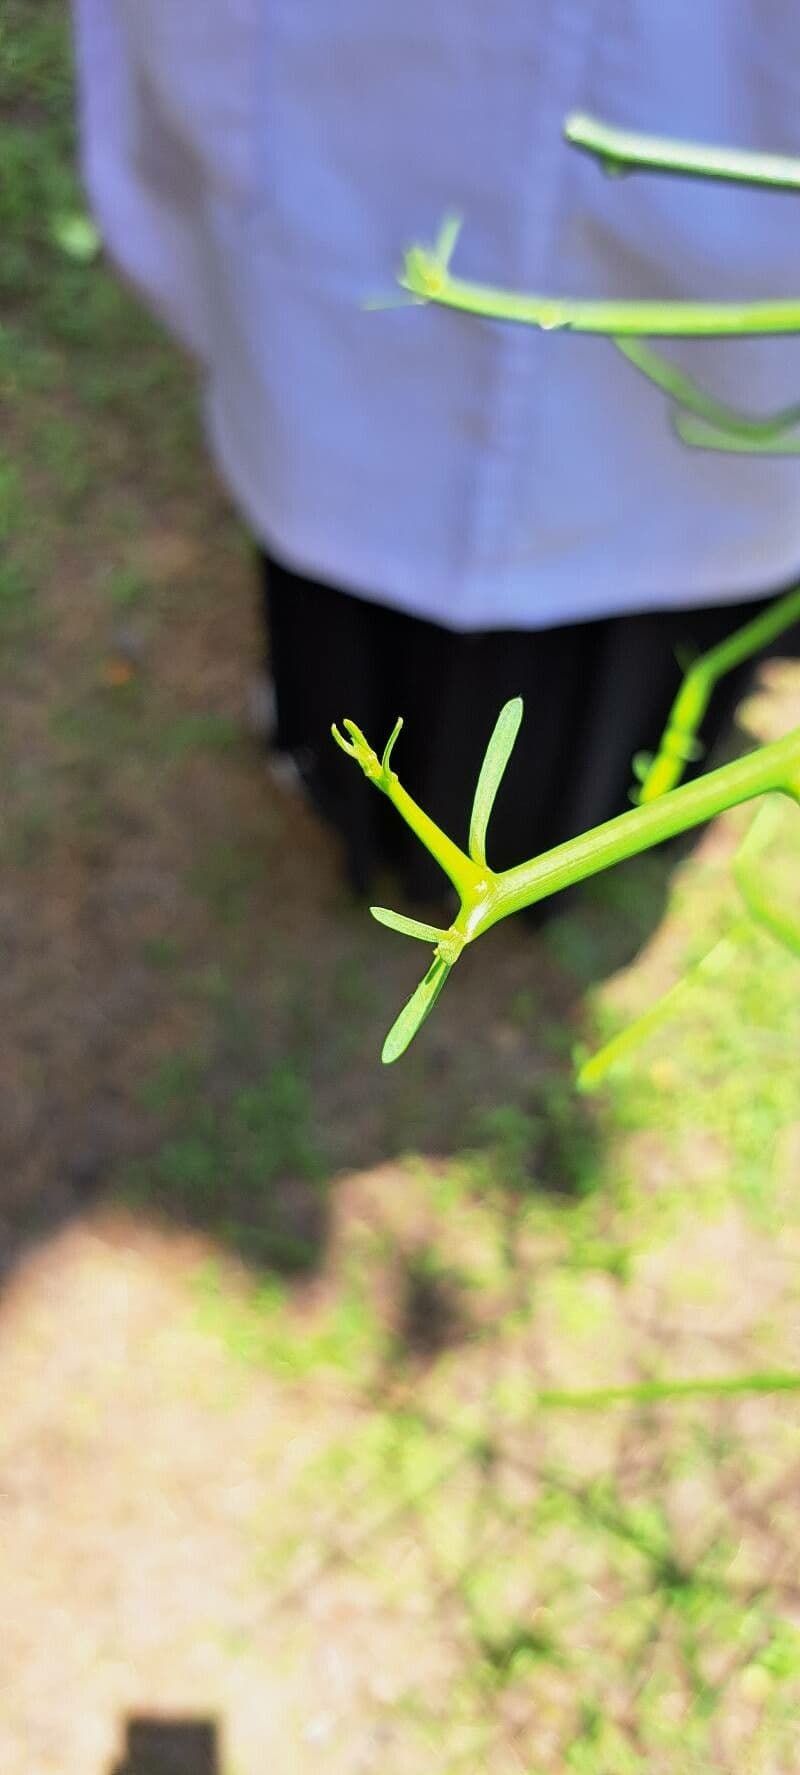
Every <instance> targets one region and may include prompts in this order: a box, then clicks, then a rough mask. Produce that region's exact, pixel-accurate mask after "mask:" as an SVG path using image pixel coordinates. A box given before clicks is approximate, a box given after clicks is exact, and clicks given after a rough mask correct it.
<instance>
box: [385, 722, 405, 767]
mask: <svg viewBox="0 0 800 1775" xmlns="http://www.w3.org/2000/svg"><path fill="white" fill-rule="evenodd" d="M402 725H403V717H402V715H398V717H397V720H396V722H395V724H394V727H393V728H392V731H391V733H390V735H389V738H388V740H387V741H386V745H385V746H384V748H383V757H382V759H381V770H382V771H383V773H384V776H385V775H386V772H387V771H388V769H389V763H390V759H391V756H392V752H393V750H394V745H395V741H396V739H397V736H398V734H399V732H400V729H401V727H402Z"/></svg>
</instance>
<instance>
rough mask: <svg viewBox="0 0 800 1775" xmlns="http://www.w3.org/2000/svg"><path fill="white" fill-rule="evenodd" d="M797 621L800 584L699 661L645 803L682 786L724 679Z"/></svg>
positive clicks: (674, 713) (653, 767)
mask: <svg viewBox="0 0 800 1775" xmlns="http://www.w3.org/2000/svg"><path fill="white" fill-rule="evenodd" d="M798 622H800V586H795V587H794V588H793V590H792V591H790V592H787V593H786V594H785V596H784V597H783V598H778V599H777V600H776V602H775V603H774V604H770V606H769V608H768V609H767V610H764V611H762V612H761V613H760V614H759V615H758V616H756V617H754V618H753V620H752V622H749V623H745V624H744V626H743V627H742V628H741V629H737V631H736V633H735V634H733V635H730V636H728V638H727V639H726V640H725V641H721V642H720V643H719V645H718V646H717V647H712V648H711V649H710V650H709V652H708V653H704V654H701V656H700V658H699V659H696V660H695V661H694V664H693V665H692V666H690V668H689V670H688V672H687V673H686V676H685V678H684V680H683V683H682V685H681V688H680V690H679V691H678V694H677V696H676V698H675V701H674V703H673V705H672V708H671V710H670V714H669V718H668V720H667V725H666V728H665V730H664V735H663V738H662V740H661V744H660V746H659V749H658V752H657V753H656V756H655V758H654V759H653V761H652V763H651V764H650V766H649V769H648V770H647V772H646V774H645V776H644V779H643V782H642V787H641V790H640V792H639V801H640V803H642V804H643V803H645V802H648V801H655V800H656V799H657V798H658V797H659V796H661V795H664V794H666V793H667V792H668V791H669V790H670V789H674V788H675V787H676V786H677V784H678V783H679V782H680V780H681V777H682V776H683V771H684V766H685V764H686V762H687V760H688V759H690V758H691V757H692V756H693V752H694V748H695V744H696V740H697V734H698V730H699V728H700V724H701V722H702V720H703V717H704V715H705V713H706V710H707V708H708V705H709V702H710V701H711V697H712V695H713V692H714V688H715V686H716V685H717V684H718V683H719V681H720V679H721V678H724V677H725V676H726V674H727V673H728V672H733V671H735V670H736V668H737V667H738V666H740V665H743V664H744V662H745V661H746V660H748V659H752V658H753V657H754V656H755V654H757V653H760V652H761V651H762V650H763V649H764V648H765V647H769V646H770V645H771V643H772V642H773V641H776V640H777V639H778V637H779V636H780V635H783V634H785V633H786V631H787V629H790V628H791V627H792V626H793V625H794V624H795V623H798Z"/></svg>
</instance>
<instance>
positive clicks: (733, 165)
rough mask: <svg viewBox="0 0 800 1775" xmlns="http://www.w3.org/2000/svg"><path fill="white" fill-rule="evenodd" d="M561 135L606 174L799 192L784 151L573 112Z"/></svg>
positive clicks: (795, 163) (795, 170)
mask: <svg viewBox="0 0 800 1775" xmlns="http://www.w3.org/2000/svg"><path fill="white" fill-rule="evenodd" d="M564 138H565V140H566V141H567V142H569V143H570V144H571V146H572V147H573V148H582V149H583V150H584V151H585V153H587V154H592V155H594V157H595V158H596V159H597V160H598V161H599V162H600V164H601V166H602V167H603V168H604V170H605V171H606V172H610V173H635V172H646V173H669V174H672V175H673V176H674V175H676V174H677V175H678V176H679V177H682V178H688V179H721V180H724V182H725V183H726V184H733V185H759V186H761V187H762V188H763V189H765V190H770V191H800V160H795V159H793V158H792V157H791V156H790V155H785V154H759V153H754V152H753V151H752V149H748V148H719V147H713V146H711V145H708V144H706V143H701V142H679V141H674V140H672V139H670V138H669V137H665V136H652V135H641V134H639V132H638V131H636V130H628V129H617V128H616V126H615V125H614V124H611V123H604V122H603V121H602V120H601V118H599V117H591V116H589V115H587V113H585V112H583V111H573V112H572V113H571V114H570V116H569V117H567V118H566V120H565V122H564Z"/></svg>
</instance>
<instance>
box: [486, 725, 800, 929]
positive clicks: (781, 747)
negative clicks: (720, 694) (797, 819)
mask: <svg viewBox="0 0 800 1775" xmlns="http://www.w3.org/2000/svg"><path fill="white" fill-rule="evenodd" d="M773 791H777V792H779V793H780V792H783V793H784V794H788V795H791V796H792V797H793V799H795V800H799V801H800V728H798V729H796V730H795V731H794V732H793V733H791V734H788V735H787V736H786V738H785V739H781V740H775V741H774V742H773V744H772V745H770V746H760V747H759V748H758V750H757V751H755V752H751V753H749V754H748V756H747V757H746V758H740V759H737V760H736V761H735V762H734V763H733V764H725V765H722V766H721V768H720V769H719V770H715V771H711V772H709V774H708V775H707V776H704V777H700V778H699V779H698V780H697V782H694V783H688V784H686V785H685V787H684V788H681V789H674V790H673V791H672V793H671V794H669V795H662V796H661V797H660V799H659V800H658V801H652V802H650V803H649V804H648V805H647V806H645V807H638V808H633V809H631V811H630V813H624V814H619V815H618V816H617V818H616V819H614V820H608V821H607V822H606V824H605V825H602V826H595V827H594V828H593V830H592V831H591V832H584V833H582V834H581V836H580V837H578V838H571V839H568V840H567V842H566V844H560V845H557V846H556V848H555V849H554V850H550V851H545V853H544V854H543V855H542V856H540V857H534V858H533V860H532V861H531V862H529V863H518V864H517V865H516V867H515V868H513V869H506V870H504V871H503V873H502V874H500V875H497V876H495V878H494V880H493V883H492V887H491V891H490V893H489V895H488V896H487V900H486V903H485V905H484V907H483V908H482V910H481V913H480V915H479V916H478V917H477V918H476V919H475V920H474V922H473V925H472V928H471V931H470V937H476V936H478V935H479V934H480V932H481V931H484V930H487V929H488V928H489V927H490V926H491V925H493V924H496V923H497V922H498V920H499V919H501V918H507V917H509V915H510V914H512V913H514V912H519V911H521V910H522V908H523V907H525V906H531V905H534V904H535V903H536V902H537V901H539V900H544V899H547V898H548V897H549V896H550V895H551V894H555V893H559V892H560V891H561V890H562V889H563V888H567V887H571V886H572V885H573V884H574V883H575V882H578V881H584V880H586V879H587V878H588V877H589V876H591V875H597V874H599V873H600V872H601V871H602V870H603V869H610V868H611V867H612V866H613V865H614V864H615V863H621V862H624V861H625V860H626V859H627V858H628V857H633V856H637V855H638V854H639V853H640V852H641V851H645V850H650V849H651V848H652V847H653V845H656V844H662V843H663V842H664V841H665V839H668V838H674V837H677V836H678V834H679V833H681V832H688V831H691V830H692V829H693V828H694V827H695V826H701V825H704V824H705V823H706V822H707V821H708V820H713V819H715V818H716V816H717V815H718V814H721V813H724V812H725V811H726V809H728V808H730V807H735V806H737V805H738V804H739V803H740V802H744V801H751V800H754V799H755V798H756V797H757V796H759V795H767V794H769V793H771V792H773Z"/></svg>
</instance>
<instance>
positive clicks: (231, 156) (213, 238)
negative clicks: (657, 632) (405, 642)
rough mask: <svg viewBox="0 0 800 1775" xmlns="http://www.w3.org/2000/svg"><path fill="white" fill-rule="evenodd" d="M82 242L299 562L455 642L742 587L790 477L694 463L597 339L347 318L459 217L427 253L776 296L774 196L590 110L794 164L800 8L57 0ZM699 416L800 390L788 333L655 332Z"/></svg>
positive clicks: (544, 0)
mask: <svg viewBox="0 0 800 1775" xmlns="http://www.w3.org/2000/svg"><path fill="white" fill-rule="evenodd" d="M75 6H76V24H77V32H76V35H77V48H78V65H79V72H80V82H81V94H82V119H83V139H84V158H85V168H86V178H87V184H88V189H89V192H90V195H91V199H92V202H93V205H94V208H95V212H96V215H97V217H98V219H99V223H100V226H101V229H102V232H103V235H104V238H105V240H106V243H107V245H108V248H109V250H110V252H111V253H112V254H113V255H114V257H115V258H116V259H117V260H118V262H119V263H120V265H121V266H122V267H123V268H124V270H125V271H126V272H127V273H128V274H129V275H130V276H131V277H132V278H133V279H134V280H135V281H136V283H137V284H138V285H139V287H140V288H141V290H142V291H143V292H144V293H145V294H146V296H147V297H148V298H149V300H150V301H151V303H152V305H153V307H154V308H155V309H156V310H157V312H158V313H159V314H160V315H161V316H162V317H163V318H164V320H165V321H166V322H167V324H168V325H169V326H171V327H172V328H173V330H174V331H175V333H176V334H178V335H179V336H180V337H181V338H182V339H183V340H184V342H186V343H188V344H189V345H190V346H191V347H192V349H193V350H194V351H195V352H196V353H197V354H198V356H199V357H200V359H201V360H202V363H203V366H204V374H205V378H206V385H207V418H208V431H209V437H210V440H211V446H212V450H213V452H214V455H215V458H216V460H217V463H218V465H219V468H220V470H221V472H222V475H223V477H224V479H225V481H226V483H227V485H228V486H229V488H230V490H231V492H232V495H233V497H234V500H235V502H236V503H237V504H238V506H239V508H240V510H241V511H242V513H243V514H244V516H245V518H246V519H247V521H248V522H249V524H250V526H251V527H252V530H253V531H254V533H255V535H256V536H257V538H258V539H259V540H260V541H261V542H262V543H264V544H265V545H266V546H267V547H270V548H272V549H273V550H274V551H275V552H276V553H277V554H279V555H280V556H282V557H283V558H284V559H285V560H286V561H287V563H288V564H289V565H290V566H293V567H294V568H295V569H296V570H298V571H300V572H305V573H307V574H309V575H312V576H315V577H317V578H320V579H322V580H323V581H329V582H331V583H333V584H337V585H339V586H341V587H342V588H343V589H345V590H350V591H352V592H354V593H356V594H360V595H364V596H367V597H370V598H373V599H375V600H377V601H380V602H385V603H387V604H390V605H394V606H397V607H400V608H402V609H405V610H408V611H411V612H415V613H418V614H420V615H423V616H426V617H429V618H433V619H435V620H437V621H440V622H442V623H444V624H446V625H448V626H449V627H451V628H455V629H465V630H468V629H485V628H501V627H516V628H536V627H540V626H547V625H550V624H555V623H560V622H567V621H572V620H575V619H579V618H584V617H593V616H603V615H609V614H614V613H620V612H622V611H626V610H642V609H646V608H652V607H656V606H660V607H664V606H667V605H681V604H683V605H686V604H691V603H696V604H697V603H701V604H702V603H711V602H714V601H717V600H720V601H725V600H735V599H736V598H739V597H745V596H749V595H755V594H758V593H761V592H764V593H766V592H768V591H770V590H771V589H772V588H773V587H777V586H779V585H781V584H783V583H784V582H786V581H787V580H788V579H789V578H791V576H792V575H793V574H794V573H795V572H796V571H797V569H798V566H800V464H797V463H793V462H792V461H791V460H783V461H781V460H775V459H761V460H753V459H749V458H747V457H731V456H715V455H707V454H699V453H695V452H689V451H686V450H684V448H683V447H682V446H681V445H680V443H678V442H677V441H676V440H675V438H674V436H673V434H672V432H671V430H670V427H669V424H668V420H667V412H666V403H665V402H664V400H663V398H662V397H661V396H660V395H659V394H658V392H657V391H656V390H654V389H653V388H651V387H650V386H649V385H648V384H647V383H646V382H645V381H644V380H643V379H642V378H641V377H640V376H638V375H637V373H636V371H634V370H633V369H632V368H631V367H630V365H628V364H627V363H625V362H624V361H623V360H622V359H621V358H620V357H619V356H618V355H617V353H616V352H615V351H614V349H613V347H612V346H611V345H610V344H608V343H607V342H606V341H604V340H602V339H596V338H595V339H593V338H585V337H584V338H578V337H576V336H574V335H572V336H569V335H566V334H549V335H548V334H541V333H537V332H534V331H533V330H531V329H529V328H523V327H512V326H508V325H503V324H501V323H498V322H493V321H481V320H476V319H474V318H472V317H470V316H465V315H458V314H455V313H453V312H450V311H447V310H445V309H442V308H436V307H408V308H405V309H400V310H398V311H396V312H392V311H388V312H379V313H369V312H365V309H364V302H365V300H368V299H369V298H370V297H374V296H376V295H381V294H387V295H388V294H391V292H392V289H393V277H394V272H395V270H396V268H397V266H398V263H399V261H400V258H401V255H402V252H403V250H404V248H405V247H406V246H408V245H409V244H410V243H412V242H413V241H415V240H420V239H421V240H428V241H430V240H432V238H433V236H434V235H435V232H436V230H437V227H438V225H439V222H440V220H441V218H442V216H443V214H444V213H445V211H447V210H449V209H456V210H458V211H460V212H461V213H462V214H463V216H464V228H463V232H462V235H461V239H460V241H459V244H458V247H457V250H456V257H455V260H454V265H453V269H454V270H455V271H458V272H460V273H461V274H462V275H463V276H465V277H471V278H474V279H479V280H483V281H485V282H491V283H494V284H504V285H506V286H508V287H511V288H516V289H521V290H524V289H530V290H538V291H540V292H545V293H551V294H575V295H588V294H596V295H598V296H610V295H617V296H638V297H645V296H653V297H658V296H664V297H667V296H669V297H686V298H702V297H714V298H719V299H724V298H729V299H735V298H745V299H755V298H759V297H769V296H787V295H790V294H796V293H798V292H800V198H797V197H793V196H791V195H787V194H780V193H773V192H766V193H757V192H754V191H751V190H746V189H736V188H733V187H730V188H728V187H726V188H723V187H721V186H710V185H708V184H702V183H697V182H691V181H681V180H672V179H666V178H661V177H658V178H656V177H651V176H647V175H636V176H634V177H631V178H629V179H627V180H609V179H606V178H604V177H603V175H602V174H601V173H600V171H599V170H598V168H597V167H596V166H595V165H594V164H593V163H592V162H591V161H590V160H589V159H588V158H587V157H586V156H584V155H582V154H579V153H577V152H576V151H575V150H574V149H570V148H567V147H566V146H565V145H564V143H563V141H562V136H561V128H562V122H563V118H564V116H565V114H566V113H567V112H568V111H570V110H572V109H580V110H583V111H590V112H593V113H594V114H595V115H598V116H600V117H602V118H604V119H605V120H607V121H609V122H612V123H616V124H618V125H620V126H623V127H627V128H632V129H642V130H650V131H652V132H655V133H659V134H662V135H673V136H679V137H684V138H687V137H688V138H694V139H696V140H700V141H707V142H720V143H724V144H729V145H733V146H740V147H751V148H758V149H763V150H771V151H774V152H776V153H794V154H800V6H798V5H797V4H795V3H793V0H495V3H494V4H491V5H490V4H488V0H394V3H393V4H392V5H389V4H387V0H335V4H331V3H330V0H75ZM665 349H666V350H667V351H668V352H670V353H672V355H673V356H674V357H675V359H676V361H679V362H680V363H681V364H682V365H683V366H684V367H685V368H688V369H689V370H691V371H692V372H693V373H694V374H696V375H697V376H698V377H699V378H700V379H701V380H702V381H704V382H705V383H706V384H707V385H708V387H709V388H710V389H712V390H713V392H715V393H716V394H717V395H718V396H720V397H721V398H722V399H727V400H732V401H734V402H737V401H738V403H739V404H740V405H742V406H746V407H748V408H750V409H753V410H754V411H756V412H758V411H769V410H770V409H771V408H774V407H779V406H781V405H783V404H785V403H786V402H787V400H791V399H792V398H793V397H795V398H797V397H800V342H799V341H797V340H794V339H783V340H766V341H765V340H760V341H759V340H756V341H747V342H738V341H730V342H724V343H723V342H719V341H711V342H706V343H701V342H686V343H684V344H683V345H674V344H672V343H670V342H667V343H666V346H665Z"/></svg>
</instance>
